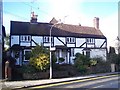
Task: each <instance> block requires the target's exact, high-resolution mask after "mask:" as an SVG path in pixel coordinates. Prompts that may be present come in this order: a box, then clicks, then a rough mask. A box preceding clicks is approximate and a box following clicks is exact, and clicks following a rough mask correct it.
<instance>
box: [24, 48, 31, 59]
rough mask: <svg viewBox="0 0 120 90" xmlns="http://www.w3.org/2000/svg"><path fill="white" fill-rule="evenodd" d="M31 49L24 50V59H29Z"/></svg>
mask: <svg viewBox="0 0 120 90" xmlns="http://www.w3.org/2000/svg"><path fill="white" fill-rule="evenodd" d="M30 53H31V50H24V61H29V59H30Z"/></svg>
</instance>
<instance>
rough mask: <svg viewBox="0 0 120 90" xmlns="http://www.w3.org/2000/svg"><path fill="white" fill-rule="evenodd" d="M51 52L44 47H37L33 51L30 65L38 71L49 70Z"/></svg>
mask: <svg viewBox="0 0 120 90" xmlns="http://www.w3.org/2000/svg"><path fill="white" fill-rule="evenodd" d="M49 63H50V62H49V50H48V49H46V48H44V47H43V46H36V47H35V48H34V49H32V52H31V58H30V65H32V66H34V67H35V68H36V69H37V70H41V71H43V70H46V69H48V68H49Z"/></svg>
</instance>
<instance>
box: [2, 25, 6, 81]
mask: <svg viewBox="0 0 120 90" xmlns="http://www.w3.org/2000/svg"><path fill="white" fill-rule="evenodd" d="M5 37H6V31H5V27H4V26H3V25H2V52H3V53H2V78H3V79H4V77H5V75H4V74H5V60H4V54H5V52H4V50H5V43H4V39H5Z"/></svg>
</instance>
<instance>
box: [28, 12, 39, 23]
mask: <svg viewBox="0 0 120 90" xmlns="http://www.w3.org/2000/svg"><path fill="white" fill-rule="evenodd" d="M37 17H38V15H35V14H34V12H31V20H30V22H31V23H36V22H37Z"/></svg>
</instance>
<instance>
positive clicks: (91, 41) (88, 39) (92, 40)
mask: <svg viewBox="0 0 120 90" xmlns="http://www.w3.org/2000/svg"><path fill="white" fill-rule="evenodd" d="M86 42H87V43H90V44H93V43H95V39H94V38H86Z"/></svg>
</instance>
